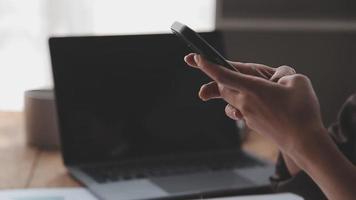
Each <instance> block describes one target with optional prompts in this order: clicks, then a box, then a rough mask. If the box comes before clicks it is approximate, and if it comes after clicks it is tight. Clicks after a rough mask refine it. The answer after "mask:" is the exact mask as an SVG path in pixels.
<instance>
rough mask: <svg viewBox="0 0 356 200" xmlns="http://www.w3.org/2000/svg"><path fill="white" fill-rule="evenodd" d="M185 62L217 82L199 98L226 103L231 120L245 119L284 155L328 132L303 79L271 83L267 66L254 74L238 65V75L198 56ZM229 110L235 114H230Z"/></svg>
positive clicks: (294, 76) (289, 77)
mask: <svg viewBox="0 0 356 200" xmlns="http://www.w3.org/2000/svg"><path fill="white" fill-rule="evenodd" d="M185 60H186V61H187V63H188V64H190V65H191V66H193V67H196V68H199V69H200V70H202V71H203V72H204V73H206V74H207V75H208V76H210V77H211V78H212V79H213V80H214V82H210V83H208V84H205V85H203V86H202V88H201V90H200V92H199V96H200V97H201V98H202V99H203V100H209V99H212V98H222V99H224V100H225V101H226V102H228V103H229V104H230V105H231V106H232V108H231V109H230V108H228V107H230V106H227V108H226V112H227V114H228V116H230V117H232V118H234V119H236V118H242V117H243V119H244V120H245V122H246V124H247V126H248V127H249V128H251V129H252V130H254V131H256V132H258V133H260V134H263V135H265V136H267V137H269V138H271V139H272V140H273V141H274V142H275V143H276V144H277V145H278V146H279V147H280V149H281V150H283V151H286V152H290V151H291V150H292V149H294V146H295V145H296V144H298V143H303V142H304V141H305V140H309V139H311V137H319V135H320V134H309V133H311V132H313V133H314V132H315V133H320V132H322V131H320V130H323V129H325V128H324V125H323V123H322V120H321V115H320V108H319V102H318V99H317V97H316V95H315V93H314V90H313V88H312V86H311V83H310V80H309V79H308V78H307V77H306V76H304V75H300V74H292V75H290V74H287V75H286V76H282V77H281V78H279V79H278V81H277V82H272V81H270V80H273V79H275V77H274V76H273V75H274V74H275V73H273V71H272V70H271V69H270V68H268V67H267V66H263V65H257V66H260V67H259V69H260V70H254V71H255V72H253V71H247V70H251V68H248V67H245V68H244V67H243V66H246V65H248V64H243V63H238V64H237V65H235V66H239V67H240V68H238V70H239V71H240V72H241V73H239V72H235V71H232V70H228V69H226V68H224V67H221V66H218V65H215V64H212V63H210V62H208V61H207V60H205V59H204V58H203V57H202V56H200V55H197V54H190V55H188V56H187V57H186V58H185ZM255 65H256V64H255ZM266 67H267V68H266ZM244 70H245V71H244ZM247 72H249V73H247ZM267 79H269V80H267ZM235 108H236V109H235ZM229 110H235V111H236V112H235V113H232V114H231V113H230V111H229ZM237 111H238V112H237ZM322 137H324V136H322Z"/></svg>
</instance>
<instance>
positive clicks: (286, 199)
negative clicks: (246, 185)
mask: <svg viewBox="0 0 356 200" xmlns="http://www.w3.org/2000/svg"><path fill="white" fill-rule="evenodd" d="M209 200H303V198H302V197H299V196H297V195H294V194H290V193H281V194H266V195H251V196H239V197H223V198H213V199H209Z"/></svg>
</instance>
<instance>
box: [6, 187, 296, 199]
mask: <svg viewBox="0 0 356 200" xmlns="http://www.w3.org/2000/svg"><path fill="white" fill-rule="evenodd" d="M0 200H98V199H97V198H96V197H95V196H94V195H92V194H91V193H90V192H89V191H88V190H86V189H85V188H58V189H21V190H0ZM209 200H302V198H301V197H298V196H296V195H293V194H272V195H253V196H243V197H242V196H240V197H224V198H214V199H209Z"/></svg>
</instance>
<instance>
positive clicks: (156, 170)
mask: <svg viewBox="0 0 356 200" xmlns="http://www.w3.org/2000/svg"><path fill="white" fill-rule="evenodd" d="M201 34H202V37H204V38H205V39H206V40H207V41H208V42H209V43H211V44H212V45H214V47H216V48H217V49H218V50H219V51H220V52H223V45H222V37H221V34H220V33H219V32H216V31H215V32H206V33H201ZM49 46H50V53H51V60H52V67H53V75H54V85H55V95H56V103H57V111H58V120H59V129H60V134H61V145H62V148H61V149H62V155H63V160H64V164H65V166H66V167H67V169H68V171H69V173H70V174H71V175H72V176H73V177H74V178H75V179H77V180H79V181H80V182H81V183H83V184H84V185H85V186H86V187H88V188H89V190H90V191H91V192H92V193H93V194H95V195H96V196H97V197H99V198H100V199H103V200H143V199H179V198H201V197H205V196H207V197H208V196H211V195H217V194H226V193H228V192H240V191H245V190H248V189H252V188H259V187H264V186H266V185H268V184H269V176H270V175H271V174H272V171H273V167H271V165H269V164H268V163H266V162H264V161H262V160H259V159H257V158H256V157H254V156H252V155H249V154H247V153H245V152H243V151H242V150H241V139H240V136H239V132H238V129H237V128H236V125H235V123H234V121H233V120H230V119H229V118H228V117H227V116H225V113H224V107H225V105H226V104H225V103H224V102H223V101H222V100H214V101H209V102H203V101H201V100H200V99H199V98H198V95H197V94H198V91H199V88H200V86H201V85H202V84H203V83H207V82H209V81H210V80H209V78H208V77H207V76H205V75H204V74H203V73H201V72H199V70H196V69H193V68H190V67H187V66H186V64H185V63H184V61H183V57H184V55H186V54H187V53H189V49H188V48H187V47H186V46H185V45H184V44H183V43H181V42H180V41H179V40H178V39H177V38H176V37H175V36H174V35H173V34H152V35H124V36H88V37H53V38H50V39H49Z"/></svg>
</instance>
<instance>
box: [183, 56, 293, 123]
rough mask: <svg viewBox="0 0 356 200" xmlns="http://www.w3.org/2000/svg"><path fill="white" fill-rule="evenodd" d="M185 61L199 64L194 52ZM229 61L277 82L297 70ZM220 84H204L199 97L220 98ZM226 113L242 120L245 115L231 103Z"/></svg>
mask: <svg viewBox="0 0 356 200" xmlns="http://www.w3.org/2000/svg"><path fill="white" fill-rule="evenodd" d="M184 60H185V62H186V63H187V64H188V65H190V66H192V67H195V66H197V64H196V63H195V61H194V53H191V54H189V55H187V56H186V57H185V58H184ZM229 63H230V64H231V65H232V66H233V67H234V68H235V69H236V70H237V71H239V72H241V73H243V74H247V75H251V76H256V77H260V78H263V79H266V80H270V81H274V82H277V81H278V80H279V79H280V78H282V77H283V76H288V75H293V74H295V73H296V72H295V70H294V69H293V68H291V67H289V66H286V65H283V66H280V67H277V68H273V67H269V66H267V65H263V64H257V63H242V62H230V61H229ZM219 94H220V93H219V89H218V85H217V83H216V82H215V81H212V82H210V83H208V84H205V85H203V87H201V89H200V91H199V97H200V98H201V99H202V100H204V101H206V100H209V99H214V98H220V96H219ZM225 113H226V115H227V116H228V117H230V118H231V119H233V120H241V119H243V116H242V114H241V112H240V111H239V110H238V109H236V108H235V107H233V106H232V105H230V104H227V105H226V108H225Z"/></svg>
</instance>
